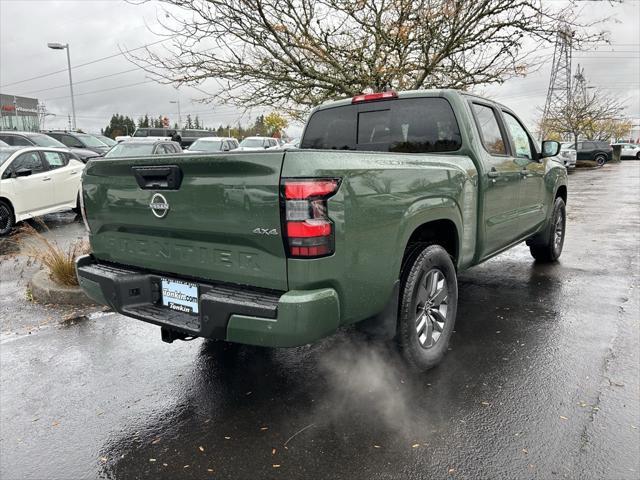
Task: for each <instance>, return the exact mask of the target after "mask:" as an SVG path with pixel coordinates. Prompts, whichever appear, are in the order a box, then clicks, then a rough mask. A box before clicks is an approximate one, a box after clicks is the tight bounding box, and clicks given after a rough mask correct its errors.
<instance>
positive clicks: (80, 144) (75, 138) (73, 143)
mask: <svg viewBox="0 0 640 480" xmlns="http://www.w3.org/2000/svg"><path fill="white" fill-rule="evenodd" d="M42 133H45V134H46V135H49V136H50V137H51V138H55V139H56V140H58V141H59V142H60V143H62V144H64V145H65V146H66V147H69V148H84V149H86V150H92V151H94V152H96V153H97V154H99V155H102V154H103V153H105V152H106V151H107V150H109V148H111V147H110V146H108V145H107V144H105V143H104V142H103V141H101V140H100V139H98V138H97V137H95V136H93V135H90V134H88V133H79V132H67V131H61V130H45V131H43V132H42Z"/></svg>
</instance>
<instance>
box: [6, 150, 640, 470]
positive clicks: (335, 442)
mask: <svg viewBox="0 0 640 480" xmlns="http://www.w3.org/2000/svg"><path fill="white" fill-rule="evenodd" d="M639 192H640V162H638V161H626V162H623V163H622V164H617V165H616V164H609V165H606V166H605V167H603V168H602V169H598V170H586V171H576V172H574V173H573V174H572V175H571V176H570V178H569V196H568V205H567V209H568V223H567V225H568V227H567V228H568V230H567V237H566V243H565V247H564V253H563V256H562V258H561V261H560V263H558V264H552V265H537V264H535V263H534V262H533V260H532V258H531V257H530V255H529V251H528V248H527V247H526V246H524V245H522V246H519V247H517V248H515V249H512V250H510V251H509V252H507V253H505V254H502V255H499V256H498V257H496V258H495V259H493V260H491V261H489V262H487V263H485V264H483V265H481V266H479V267H475V268H473V269H471V270H470V271H468V272H465V273H464V274H462V275H461V276H460V298H459V307H458V308H459V310H458V320H457V325H456V332H455V334H454V336H453V340H452V342H451V345H450V351H449V352H448V355H447V356H446V357H445V360H444V362H443V363H442V364H441V365H440V366H439V367H437V368H436V369H434V370H432V371H430V372H428V373H426V374H420V375H417V374H412V373H411V372H409V371H407V370H406V368H404V367H403V365H402V363H401V361H400V360H399V358H398V357H397V355H396V353H395V351H394V350H393V349H392V348H388V347H385V346H384V345H380V344H377V343H372V342H370V341H367V340H366V339H364V338H362V337H361V336H360V335H359V334H358V333H357V332H355V331H351V330H346V331H342V332H340V333H339V334H337V335H334V336H332V337H329V338H327V339H325V340H323V341H322V342H319V343H317V344H314V345H311V346H307V347H300V348H292V349H282V350H267V349H259V348H252V347H246V346H242V347H238V348H224V347H223V346H222V345H220V344H218V343H215V342H208V341H203V340H201V339H197V340H194V341H191V342H175V343H173V344H165V343H162V342H161V340H160V330H159V328H157V327H155V326H152V325H148V324H145V323H142V322H139V321H136V320H131V319H128V318H126V317H123V316H120V315H116V314H113V313H104V312H102V311H101V309H99V308H98V307H96V308H93V309H85V310H82V311H77V310H74V309H68V308H63V307H59V306H42V305H37V304H33V303H32V302H30V301H29V300H28V299H27V296H26V294H25V290H26V282H27V280H28V278H29V276H30V274H31V273H32V272H33V271H35V267H34V266H33V265H32V264H30V263H29V261H28V259H27V258H26V257H24V256H22V255H20V253H19V251H20V245H19V244H18V245H11V244H9V243H8V242H5V243H3V244H2V245H1V248H2V251H1V252H0V260H1V262H2V265H1V267H0V272H1V275H2V277H1V279H2V285H1V287H0V288H1V290H2V295H1V296H0V300H1V302H0V317H1V318H2V325H1V332H2V337H1V338H2V339H1V342H0V363H1V365H2V368H1V369H0V377H1V383H0V413H1V415H0V429H1V430H2V436H1V437H0V477H1V478H3V479H17V478H21V479H35V478H38V479H40V478H49V479H68V478H74V479H77V478H96V477H99V478H113V479H133V478H143V477H144V478H178V477H180V478H321V477H322V478H345V479H360V478H361V479H374V478H375V479H385V478H416V479H418V478H445V477H447V476H449V477H451V478H515V477H518V478H603V477H607V478H621V479H622V478H629V479H635V478H638V477H639V475H640V406H639V402H638V399H639V397H640V380H639V372H638V364H639V362H640V358H639V351H640V329H639V318H640V295H639V293H638V288H639V287H640V282H639V280H640V271H639V268H640V266H639V264H638V260H639V252H638V248H639V247H638V245H640V195H639ZM45 220H46V221H47V223H48V224H49V227H50V229H51V230H50V231H49V232H48V233H47V235H49V236H51V237H52V238H55V239H57V240H59V241H61V242H65V241H69V240H71V239H74V238H77V237H78V236H82V235H84V233H83V228H82V224H81V222H79V221H78V219H76V218H75V217H74V216H73V215H71V214H60V215H55V216H50V217H47V218H45ZM61 319H66V321H65V322H63V323H60V320H61Z"/></svg>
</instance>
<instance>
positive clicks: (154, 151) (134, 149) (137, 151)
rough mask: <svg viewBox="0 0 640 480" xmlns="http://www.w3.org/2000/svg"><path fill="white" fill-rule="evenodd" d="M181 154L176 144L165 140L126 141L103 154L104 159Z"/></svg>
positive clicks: (180, 149) (178, 145)
mask: <svg viewBox="0 0 640 480" xmlns="http://www.w3.org/2000/svg"><path fill="white" fill-rule="evenodd" d="M178 153H182V148H180V144H179V143H178V142H171V141H167V140H155V141H154V140H126V141H124V142H120V143H118V144H117V145H115V146H114V147H113V148H112V149H111V150H109V151H108V152H107V153H105V154H104V158H116V157H141V156H144V155H176V154H178Z"/></svg>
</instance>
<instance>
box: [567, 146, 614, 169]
mask: <svg viewBox="0 0 640 480" xmlns="http://www.w3.org/2000/svg"><path fill="white" fill-rule="evenodd" d="M570 148H573V149H575V150H576V151H577V153H578V155H577V157H578V160H592V161H594V162H596V163H597V164H598V165H600V166H602V165H604V164H605V163H606V162H608V161H610V160H611V156H612V154H613V148H611V145H609V142H602V141H599V140H582V141H579V142H578V148H576V144H575V143H572V144H571V146H570Z"/></svg>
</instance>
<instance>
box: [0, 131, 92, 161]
mask: <svg viewBox="0 0 640 480" xmlns="http://www.w3.org/2000/svg"><path fill="white" fill-rule="evenodd" d="M0 140H2V141H3V142H5V143H6V144H8V145H10V146H16V147H32V146H36V147H55V148H66V149H67V150H69V151H71V152H73V153H75V154H76V155H77V156H78V158H80V160H82V161H83V162H84V163H87V160H89V159H90V158H93V157H97V156H99V154H98V153H96V152H95V151H93V150H88V149H86V148H76V147H68V146H67V145H65V144H64V143H61V142H59V141H58V140H56V139H55V138H53V137H50V136H49V135H45V134H44V133H38V132H17V131H2V132H0Z"/></svg>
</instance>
